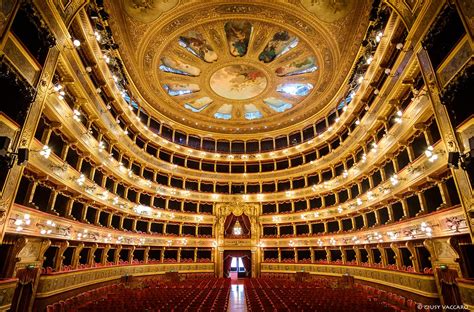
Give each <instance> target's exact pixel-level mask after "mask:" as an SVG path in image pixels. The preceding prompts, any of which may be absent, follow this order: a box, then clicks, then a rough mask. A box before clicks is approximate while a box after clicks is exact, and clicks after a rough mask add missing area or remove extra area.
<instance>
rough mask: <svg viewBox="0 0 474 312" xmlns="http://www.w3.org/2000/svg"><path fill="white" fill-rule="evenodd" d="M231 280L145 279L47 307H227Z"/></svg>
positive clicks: (53, 310) (131, 311)
mask: <svg viewBox="0 0 474 312" xmlns="http://www.w3.org/2000/svg"><path fill="white" fill-rule="evenodd" d="M229 294H230V280H229V279H223V278H214V277H210V276H209V277H208V278H203V277H202V276H200V278H199V279H197V278H196V279H186V280H184V281H179V282H170V281H165V280H164V279H152V278H150V279H145V280H143V281H141V282H140V283H139V284H133V285H124V284H119V285H112V286H107V288H106V287H102V288H99V289H96V290H94V291H91V292H87V293H84V294H81V295H79V296H76V297H74V298H70V299H68V300H66V301H61V302H58V303H55V304H53V305H50V306H48V307H47V312H72V311H78V312H82V311H84V312H95V311H97V312H108V311H110V312H112V311H113V312H144V311H222V312H224V311H227V308H228V301H229Z"/></svg>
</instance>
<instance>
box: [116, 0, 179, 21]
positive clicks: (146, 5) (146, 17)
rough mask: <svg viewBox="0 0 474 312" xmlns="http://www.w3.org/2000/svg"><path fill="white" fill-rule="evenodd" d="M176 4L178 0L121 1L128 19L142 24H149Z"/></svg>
mask: <svg viewBox="0 0 474 312" xmlns="http://www.w3.org/2000/svg"><path fill="white" fill-rule="evenodd" d="M178 2H179V0H123V5H124V7H125V12H127V14H128V15H130V17H132V18H134V19H136V20H138V21H140V22H142V23H150V22H152V21H154V20H156V19H157V18H158V17H159V16H160V15H161V14H163V13H164V12H167V11H169V10H171V9H172V8H174V7H175V6H176V5H177V4H178Z"/></svg>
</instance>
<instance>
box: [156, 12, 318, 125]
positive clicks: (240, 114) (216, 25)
mask: <svg viewBox="0 0 474 312" xmlns="http://www.w3.org/2000/svg"><path fill="white" fill-rule="evenodd" d="M157 65H158V68H157V69H158V70H157V73H158V75H159V76H158V79H159V81H160V86H161V88H162V90H163V91H164V93H165V96H168V97H171V98H172V100H173V102H174V103H175V104H176V106H175V107H176V108H177V109H178V108H184V109H185V111H186V113H187V114H189V113H191V114H195V115H196V117H197V116H199V119H200V120H201V119H203V118H208V119H207V120H208V121H211V120H214V121H215V122H217V123H221V122H223V121H224V122H236V121H237V122H240V123H242V122H251V121H254V120H262V119H265V118H268V117H273V116H275V115H277V114H279V113H283V112H286V111H290V110H292V109H293V108H295V107H297V106H298V105H299V104H300V103H301V102H303V101H304V100H305V99H306V98H308V96H309V95H310V94H311V93H312V91H313V90H314V89H315V87H316V86H317V81H318V80H317V77H318V71H317V70H318V66H317V57H316V53H315V52H314V51H313V50H312V49H311V48H310V45H309V44H307V42H305V41H304V40H302V39H301V38H299V37H298V36H297V35H296V34H295V33H293V32H291V31H290V30H287V29H283V28H282V26H281V25H274V24H270V23H266V22H262V21H255V20H222V21H217V22H213V23H210V24H205V25H201V26H198V27H194V28H192V29H191V30H185V31H183V32H181V33H178V34H177V35H176V36H175V37H173V38H171V40H170V41H169V42H168V44H167V46H166V47H165V48H164V49H163V51H162V53H161V54H160V55H159V59H158V64H157ZM173 102H172V103H173ZM171 105H174V104H171Z"/></svg>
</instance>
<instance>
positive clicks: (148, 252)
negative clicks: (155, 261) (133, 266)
mask: <svg viewBox="0 0 474 312" xmlns="http://www.w3.org/2000/svg"><path fill="white" fill-rule="evenodd" d="M149 254H150V246H146V247H145V251H144V253H143V263H145V264H146V263H148V257H149Z"/></svg>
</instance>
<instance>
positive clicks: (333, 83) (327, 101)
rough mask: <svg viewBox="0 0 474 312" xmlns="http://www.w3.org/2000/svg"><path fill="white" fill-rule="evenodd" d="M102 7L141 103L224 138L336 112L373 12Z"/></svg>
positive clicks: (333, 6)
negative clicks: (330, 109)
mask: <svg viewBox="0 0 474 312" xmlns="http://www.w3.org/2000/svg"><path fill="white" fill-rule="evenodd" d="M106 6H107V10H108V11H109V12H110V19H109V24H110V25H111V28H112V33H113V35H114V38H115V40H116V41H117V42H118V43H119V53H120V56H121V58H122V60H123V61H124V64H125V67H126V70H127V71H128V74H129V76H130V78H131V81H132V84H133V85H134V87H135V88H136V91H137V93H138V94H134V96H135V98H137V102H139V103H140V104H141V105H143V106H144V107H146V108H148V109H147V110H148V111H150V108H151V109H153V110H154V111H155V113H156V114H159V115H160V119H162V120H167V121H168V123H171V124H173V126H175V127H178V128H179V127H180V125H181V126H183V127H185V128H187V130H188V131H189V127H192V128H194V130H196V129H199V130H202V131H206V132H223V133H235V132H239V133H246V132H252V133H255V132H259V131H261V132H267V131H270V130H276V129H281V128H284V127H287V126H291V125H293V124H296V123H298V122H301V121H303V120H305V119H307V118H310V117H312V116H313V115H315V114H318V113H319V114H323V113H325V110H327V108H329V105H331V103H332V104H333V105H332V108H334V106H335V103H336V102H335V100H337V96H338V92H341V91H342V89H343V86H344V81H345V80H346V78H347V76H348V74H349V72H350V69H351V65H352V64H353V62H354V58H355V57H356V55H357V52H358V49H359V46H360V42H361V40H362V38H363V36H364V34H365V30H366V29H367V25H368V12H369V10H370V3H369V1H362V0H360V1H355V0H330V1H329V0H308V1H305V0H301V1H295V0H293V1H281V2H275V1H251V2H250V1H249V2H237V1H227V2H222V1H178V0H167V1H165V0H122V1H108V2H106ZM199 130H198V131H199Z"/></svg>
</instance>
